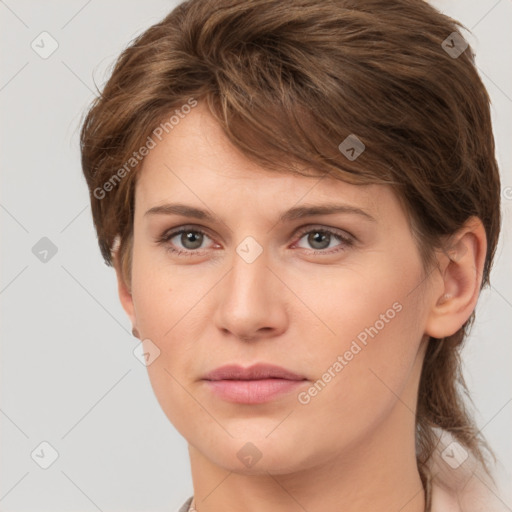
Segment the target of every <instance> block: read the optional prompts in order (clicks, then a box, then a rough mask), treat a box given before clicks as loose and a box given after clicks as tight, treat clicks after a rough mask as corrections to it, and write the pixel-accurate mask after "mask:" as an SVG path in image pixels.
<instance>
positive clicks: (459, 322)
mask: <svg viewBox="0 0 512 512" xmlns="http://www.w3.org/2000/svg"><path fill="white" fill-rule="evenodd" d="M486 252H487V240H486V235H485V229H484V227H483V224H482V222H481V221H480V219H478V218H477V217H471V218H470V219H469V220H468V221H467V222H466V223H465V224H464V226H463V227H462V228H461V229H460V230H459V231H458V232H457V233H456V234H455V235H453V236H452V237H451V243H450V245H449V249H447V250H444V251H442V252H441V253H440V255H439V258H438V260H439V261H438V263H439V268H440V271H441V276H442V282H441V284H440V286H439V287H438V289H437V292H436V293H434V294H433V296H432V305H431V308H430V312H429V316H428V319H427V323H426V326H425V334H427V335H429V336H432V337H434V338H439V339H442V338H445V337H447V336H451V335H452V334H455V333H456V332H457V331H458V330H459V329H460V328H461V327H462V326H463V325H464V324H465V322H466V321H467V320H468V319H469V317H470V316H471V314H472V312H473V310H474V309H475V307H476V303H477V301H478V296H479V294H480V286H481V283H482V272H483V267H484V263H485V255H486Z"/></svg>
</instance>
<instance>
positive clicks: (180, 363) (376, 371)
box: [122, 104, 427, 473]
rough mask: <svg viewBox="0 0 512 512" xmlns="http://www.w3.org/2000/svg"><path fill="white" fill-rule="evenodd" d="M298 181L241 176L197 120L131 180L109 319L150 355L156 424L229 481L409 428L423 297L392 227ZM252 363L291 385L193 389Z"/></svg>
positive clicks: (196, 112) (368, 190) (213, 128)
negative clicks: (119, 293) (122, 261)
mask: <svg viewBox="0 0 512 512" xmlns="http://www.w3.org/2000/svg"><path fill="white" fill-rule="evenodd" d="M311 174H312V175H311V176H294V175H291V174H284V173H282V174H280V173H276V172H271V171H267V170H265V169H262V168H260V167H258V166H257V165H256V164H254V163H252V162H250V161H249V160H247V159H246V158H245V157H244V156H243V155H242V154H241V153H240V152H238V151H237V150H236V149H235V148H234V147H233V146H231V145H230V143H229V142H228V141H227V139H226V138H225V136H224V135H223V133H222V132H221V130H220V128H219V127H218V126H217V125H216V123H215V122H214V120H213V119H212V118H211V117H210V115H209V114H208V113H207V110H206V109H205V108H204V107H203V106H202V105H201V104H200V105H199V106H198V107H196V108H195V109H193V110H192V112H191V113H190V114H188V115H187V116H186V117H185V118H184V119H182V120H180V122H179V124H178V125H176V126H175V127H174V129H173V130H172V131H170V132H169V133H168V134H167V135H166V136H165V137H164V138H163V140H162V141H161V142H159V143H158V145H157V146H156V147H155V148H154V149H152V150H151V151H150V153H149V155H148V156H147V157H146V159H145V161H144V165H143V168H142V170H141V174H140V175H139V179H138V183H137V187H136V199H135V214H134V246H133V267H132V283H131V286H132V287H131V295H125V296H124V298H122V301H123V306H124V307H125V309H126V311H127V312H128V314H129V315H130V317H131V319H132V322H133V324H134V325H135V326H136V327H137V329H138V331H139V333H140V338H141V340H145V339H149V340H151V343H153V344H154V345H156V346H157V347H158V349H159V351H160V354H159V355H158V357H156V359H154V361H152V362H151V364H149V365H148V372H149V377H150V380H151V385H152V387H153V390H154V392H155V395H156V397H157V399H158V401H159V403H160V405H161V407H162V409H163V411H164V412H165V414H166V415H167V416H168V418H169V420H170V421H171V422H172V423H173V424H174V426H175V427H176V429H177V430H178V431H179V432H180V433H181V434H182V435H183V436H184V437H185V438H186V440H187V441H188V443H189V444H190V445H191V446H193V447H194V448H195V449H197V450H198V451H199V452H201V453H202V454H203V455H204V457H206V458H207V459H208V460H209V461H211V462H213V463H214V464H216V465H218V466H221V467H223V468H226V469H228V470H231V471H237V472H247V473H251V472H253V473H254V472H256V473H257V472H264V471H271V472H274V473H285V472H289V471H298V470H302V469H306V468H308V467H312V466H313V465H317V464H321V463H325V462H328V461H329V460H332V459H334V458H336V457H340V456H343V455H344V454H348V453H350V451H351V450H353V449H354V448H355V447H357V446H363V445H364V443H366V442H367V441H368V440H369V439H371V438H372V436H374V434H375V433H376V432H385V431H388V430H390V429H388V428H387V427H388V426H390V425H392V424H393V425H394V428H395V430H394V432H400V428H403V425H408V427H410V428H413V425H414V413H413V412H412V411H411V410H410V409H414V406H415V398H416V393H417V387H416V386H417V379H418V376H419V371H420V369H421V357H420V352H421V350H420V349H421V347H422V344H421V341H422V338H423V334H424V326H425V319H426V316H427V312H426V311H425V308H424V307H423V306H422V304H423V303H424V293H425V290H424V286H425V282H426V281H424V271H423V267H422V264H421V261H420V256H419V252H418V249H417V247H416V245H415V243H414V240H413V238H412V234H411V231H410V228H409V225H408V221H407V216H406V214H405V212H404V211H403V210H402V208H401V206H400V204H399V201H398V199H397V198H396V196H395V195H394V193H393V192H392V190H391V189H390V188H388V187H387V186H383V185H368V186H366V185H365V186H356V185H350V184H347V183H345V182H342V181H339V180H335V179H333V178H330V177H325V176H322V175H319V174H315V173H313V172H312V173H311ZM177 203H179V204H181V205H185V206H187V207H190V208H195V209H198V210H203V211H204V212H206V213H207V214H208V215H210V216H211V218H210V217H206V216H203V217H201V216H194V217H191V216H188V215H186V212H185V210H184V209H181V211H178V209H176V208H172V207H171V206H169V205H174V204H177ZM326 206H333V207H334V206H338V207H340V208H339V209H338V210H336V211H334V212H331V213H329V212H327V211H324V212H322V213H320V214H318V212H316V213H315V212H314V211H308V210H307V209H308V208H312V207H326ZM297 208H300V210H297ZM287 212H289V213H288V215H287V216H286V213H287ZM290 212H295V214H293V215H292V214H291V213H290ZM283 215H284V216H285V217H284V218H282V219H281V216H283ZM180 230H182V232H180ZM146 343H147V342H146ZM259 363H264V364H272V365H277V366H280V367H282V368H284V369H286V370H288V371H290V372H293V373H294V374H295V375H297V376H298V377H299V380H294V381H291V380H285V379H273V382H269V379H265V380H260V381H259V383H258V382H257V381H252V382H251V383H247V382H245V383H243V382H242V383H241V382H239V381H238V382H234V381H231V382H226V381H223V382H219V381H217V382H216V383H213V382H212V381H206V380H204V378H205V376H206V375H207V374H208V373H209V372H211V371H212V370H215V369H217V368H218V367H221V366H223V365H227V364H236V365H240V366H242V367H243V368H247V367H249V366H252V365H254V364H259ZM399 397H400V398H399ZM403 403H406V404H407V405H408V406H409V407H404V406H403ZM393 422H394V423H393ZM247 443H252V445H254V446H252V445H248V444H247ZM297 446H300V447H301V449H300V450H298V449H297ZM247 454H248V455H256V457H259V456H260V455H261V459H260V460H259V461H258V462H257V464H255V465H254V466H253V467H251V466H250V464H246V463H244V460H245V459H244V456H245V455H247ZM347 456H348V455H347Z"/></svg>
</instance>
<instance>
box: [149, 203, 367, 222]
mask: <svg viewBox="0 0 512 512" xmlns="http://www.w3.org/2000/svg"><path fill="white" fill-rule="evenodd" d="M335 213H345V214H354V215H360V216H361V217H363V218H365V219H366V220H369V221H372V222H377V221H376V220H375V218H374V217H372V216H371V215H370V214H369V213H368V212H366V211H365V210H362V209H361V208H357V207H356V206H351V205H347V204H335V203H328V204H321V205H312V206H296V207H294V208H290V209H289V210H286V211H285V212H283V213H282V214H281V215H280V216H279V222H289V221H292V220H297V219H302V218H304V217H313V216H315V215H332V214H335ZM173 214H174V215H181V216H183V217H191V218H195V219H200V220H205V221H211V222H219V221H220V219H219V218H218V217H217V216H216V215H213V214H212V213H210V212H208V211H207V210H202V209H200V208H196V207H194V206H189V205H186V204H182V203H169V204H163V205H159V206H154V207H153V208H150V209H149V210H148V211H147V212H146V213H145V214H144V216H146V215H173Z"/></svg>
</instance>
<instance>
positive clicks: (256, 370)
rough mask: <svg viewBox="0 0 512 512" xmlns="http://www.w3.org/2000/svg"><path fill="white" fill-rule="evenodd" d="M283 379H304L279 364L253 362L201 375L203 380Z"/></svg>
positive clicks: (224, 367) (221, 368)
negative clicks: (250, 364)
mask: <svg viewBox="0 0 512 512" xmlns="http://www.w3.org/2000/svg"><path fill="white" fill-rule="evenodd" d="M263 379H285V380H306V377H304V376H303V375H298V374H296V373H293V372H291V371H290V370H286V369H285V368H282V367H280V366H275V365H271V364H263V363H260V364H255V365H253V366H250V367H248V368H243V367H242V366H238V365H226V366H221V367H219V368H217V369H215V370H213V371H211V372H210V373H208V374H207V375H205V376H204V377H203V380H263Z"/></svg>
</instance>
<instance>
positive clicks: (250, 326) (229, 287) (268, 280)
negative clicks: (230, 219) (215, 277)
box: [215, 250, 290, 341]
mask: <svg viewBox="0 0 512 512" xmlns="http://www.w3.org/2000/svg"><path fill="white" fill-rule="evenodd" d="M249 261H250V260H247V259H244V258H243V257H241V256H240V255H239V254H238V253H236V252H234V255H233V259H232V267H231V269H230V270H229V272H228V274H227V275H226V276H225V277H224V279H222V281H221V282H220V283H219V286H218V287H217V290H216V292H217V296H216V300H217V307H216V311H215V323H216V325H217V327H218V328H219V329H220V330H222V331H223V332H224V335H227V334H231V335H232V336H233V337H235V338H238V339H240V340H242V341H252V340H256V339H261V338H270V337H274V336H278V335H279V334H281V333H282V332H284V331H285V330H286V328H287V322H288V314H287V311H288V309H289V308H287V304H286V301H287V300H289V299H290V298H289V293H286V286H285V285H284V284H283V280H282V278H281V279H280V278H278V277H277V276H276V274H277V273H278V272H276V271H275V270H273V269H271V268H270V267H269V261H268V258H267V253H266V252H265V250H263V252H262V253H261V254H260V255H259V256H258V257H257V258H256V259H255V260H254V261H252V262H249Z"/></svg>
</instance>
